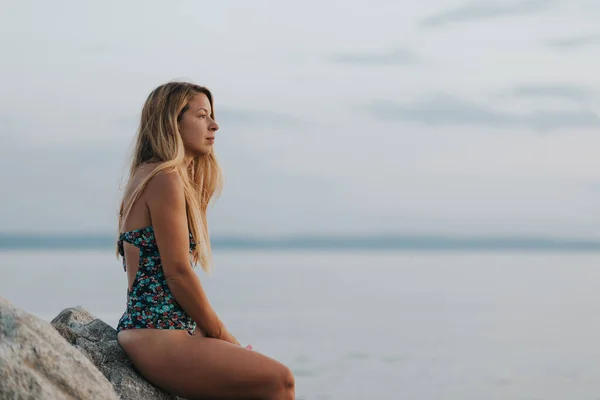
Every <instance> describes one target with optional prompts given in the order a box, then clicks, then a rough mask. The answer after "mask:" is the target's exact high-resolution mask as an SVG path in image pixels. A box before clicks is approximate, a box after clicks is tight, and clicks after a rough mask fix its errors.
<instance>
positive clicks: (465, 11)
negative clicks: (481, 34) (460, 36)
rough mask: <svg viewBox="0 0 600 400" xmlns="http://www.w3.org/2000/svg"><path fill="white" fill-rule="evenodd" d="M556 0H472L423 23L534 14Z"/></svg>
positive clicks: (450, 22) (430, 17)
mask: <svg viewBox="0 0 600 400" xmlns="http://www.w3.org/2000/svg"><path fill="white" fill-rule="evenodd" d="M553 2H554V0H524V1H520V2H512V3H508V4H507V2H506V0H503V1H496V2H494V3H492V2H482V1H471V2H469V3H466V4H463V5H462V6H459V7H456V8H451V9H448V10H445V11H442V12H439V13H437V14H433V15H430V16H429V17H427V18H425V19H423V20H422V21H421V25H423V26H427V27H437V26H443V25H448V24H452V23H456V22H468V21H477V20H484V19H486V20H487V19H493V18H500V17H507V16H512V15H523V14H534V13H537V12H540V11H543V10H545V9H546V8H548V6H550V5H551V4H552V3H553Z"/></svg>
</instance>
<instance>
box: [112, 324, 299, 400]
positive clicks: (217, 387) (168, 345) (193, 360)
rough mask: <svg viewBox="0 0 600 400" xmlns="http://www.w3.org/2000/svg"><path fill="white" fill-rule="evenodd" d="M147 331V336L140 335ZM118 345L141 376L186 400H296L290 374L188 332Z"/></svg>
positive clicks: (130, 335) (126, 337) (127, 338)
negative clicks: (207, 399)
mask: <svg viewBox="0 0 600 400" xmlns="http://www.w3.org/2000/svg"><path fill="white" fill-rule="evenodd" d="M142 331H145V332H142ZM119 342H120V343H121V346H122V347H123V349H124V350H125V351H126V352H127V354H128V355H129V357H130V358H131V361H132V362H133V364H134V365H135V367H136V368H137V369H138V371H139V372H140V373H141V374H142V375H143V376H144V377H145V378H146V379H148V381H150V382H151V383H153V384H154V385H156V386H158V387H160V388H162V389H164V390H165V391H167V392H170V393H172V394H175V395H178V396H180V397H184V398H187V399H202V398H204V399H206V398H210V399H265V400H267V399H268V400H275V399H277V400H288V399H290V400H291V399H294V398H295V397H294V396H295V395H294V376H293V374H292V372H291V371H290V369H289V368H287V367H286V366H285V365H283V364H281V363H280V362H278V361H275V360H273V359H271V358H269V357H267V356H265V355H262V354H260V353H258V352H256V351H252V350H248V349H245V348H243V347H240V346H236V345H233V344H231V343H227V342H224V341H222V340H217V339H211V338H206V337H203V336H200V335H196V336H190V335H188V334H187V332H185V331H160V330H157V329H152V330H150V329H136V330H135V332H134V331H124V332H121V333H120V334H119Z"/></svg>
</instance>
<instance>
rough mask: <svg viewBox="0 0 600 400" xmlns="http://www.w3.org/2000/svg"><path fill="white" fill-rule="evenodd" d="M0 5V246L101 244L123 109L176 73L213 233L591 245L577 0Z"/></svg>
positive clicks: (127, 121) (580, 0) (588, 73)
mask: <svg viewBox="0 0 600 400" xmlns="http://www.w3.org/2000/svg"><path fill="white" fill-rule="evenodd" d="M0 4H1V5H0V9H1V12H0V45H1V47H0V48H1V49H2V56H1V63H0V87H1V88H2V95H1V96H0V139H1V142H0V181H1V182H2V196H1V197H0V231H40V232H50V231H62V232H109V233H110V232H113V231H114V229H115V215H116V208H117V203H118V198H119V195H120V192H119V182H120V179H121V177H122V175H123V174H124V173H126V161H127V157H128V152H129V151H130V150H131V143H132V138H133V135H134V134H135V129H136V123H137V118H138V115H139V111H140V109H141V106H142V103H143V101H144V100H145V98H146V96H147V94H148V93H149V92H150V91H151V90H152V89H153V88H154V87H155V86H157V85H159V84H161V83H163V82H165V81H169V80H173V79H186V80H191V81H194V82H196V83H199V84H202V85H206V86H208V87H210V88H211V89H212V90H213V92H214V94H215V97H216V104H215V110H216V112H217V119H218V121H219V123H220V125H221V129H220V131H219V132H218V138H217V144H216V149H217V152H218V156H219V159H220V161H221V163H222V167H223V170H224V174H225V178H226V186H225V190H224V192H223V195H222V196H221V198H220V199H219V201H218V202H217V203H216V205H215V207H214V208H213V209H212V211H211V214H210V222H211V231H212V232H213V233H214V234H247V235H252V234H279V233H351V234H353V233H373V232H377V233H382V232H397V233H411V232H417V233H450V234H461V235H462V234H465V235H472V234H495V233H497V234H532V235H548V236H587V237H598V236H600V73H599V72H598V71H600V28H599V27H598V26H597V25H598V21H600V3H599V2H597V1H596V0H521V1H514V0H497V1H491V0H489V1H488V0H472V1H466V2H465V1H463V0H422V1H419V2H398V1H383V0H372V1H370V2H365V1H362V2H357V1H352V0H347V1H333V0H320V1H303V2H284V1H275V0H255V1H251V2H250V1H225V0H221V1H211V2H204V1H177V2H156V1H128V2H122V1H106V0H103V1H101V2H93V3H92V2H82V1H58V0H54V1H52V2H46V1H41V0H40V1H16V0H15V1H1V2H0Z"/></svg>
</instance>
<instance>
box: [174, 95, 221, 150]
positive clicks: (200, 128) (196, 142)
mask: <svg viewBox="0 0 600 400" xmlns="http://www.w3.org/2000/svg"><path fill="white" fill-rule="evenodd" d="M211 113H212V109H211V106H210V101H209V100H208V96H206V95H205V94H204V93H198V94H196V95H195V96H194V97H193V98H192V100H191V101H190V103H189V107H188V109H187V110H186V112H185V113H183V115H182V116H181V120H180V121H179V133H180V134H181V138H182V140H183V145H184V147H185V151H186V153H187V154H188V155H191V156H205V155H207V154H210V153H211V152H212V149H213V146H214V143H215V132H216V131H217V130H218V129H219V125H217V123H216V122H215V121H214V120H213V119H212V118H211V117H210V115H211Z"/></svg>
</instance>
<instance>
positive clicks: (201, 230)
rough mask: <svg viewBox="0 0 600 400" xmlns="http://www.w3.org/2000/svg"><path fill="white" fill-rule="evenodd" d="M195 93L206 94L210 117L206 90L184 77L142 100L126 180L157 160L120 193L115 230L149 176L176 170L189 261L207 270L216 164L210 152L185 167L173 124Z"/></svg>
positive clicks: (218, 176) (218, 183) (219, 181)
mask: <svg viewBox="0 0 600 400" xmlns="http://www.w3.org/2000/svg"><path fill="white" fill-rule="evenodd" d="M199 93H204V94H205V95H206V96H207V97H208V100H209V102H210V105H211V115H210V116H211V118H212V119H215V111H214V106H213V96H212V93H211V92H210V90H208V89H207V88H205V87H203V86H198V85H195V84H192V83H188V82H169V83H166V84H163V85H161V86H159V87H157V88H156V89H154V91H152V93H150V95H149V96H148V98H147V99H146V102H145V104H144V107H143V109H142V115H141V119H140V125H139V128H138V132H137V137H136V144H135V149H134V150H133V154H132V159H131V167H130V171H129V181H128V185H129V184H130V183H131V180H132V178H133V176H134V174H135V173H136V172H137V170H138V169H139V168H140V166H142V165H143V164H145V163H155V162H158V163H160V165H159V166H158V167H156V168H155V169H154V170H153V171H152V172H150V174H148V176H147V177H145V178H144V180H143V181H142V182H141V183H140V184H139V185H138V186H137V187H136V188H135V190H134V191H133V193H132V195H131V196H130V198H129V201H128V202H127V203H125V196H123V199H122V200H121V206H120V212H119V234H120V233H121V231H122V229H123V224H124V221H125V220H126V218H127V216H128V214H129V212H130V211H131V209H132V208H133V205H134V203H135V202H136V201H137V200H138V199H139V198H140V196H141V194H142V192H143V191H144V189H145V187H146V185H147V184H148V182H149V181H150V179H152V178H153V177H154V176H156V175H158V174H160V173H168V172H176V173H177V174H178V175H179V176H180V177H181V180H182V181H183V186H184V194H185V203H186V211H187V220H188V227H189V230H190V233H191V234H192V237H193V240H194V242H195V243H196V247H195V249H194V250H193V252H192V259H193V262H194V264H198V263H200V265H201V266H202V269H203V270H204V271H206V272H208V273H210V271H211V270H212V251H211V246H210V238H209V233H208V223H207V220H206V211H207V209H208V206H209V203H210V201H211V199H212V198H213V196H215V199H216V197H218V195H219V194H220V192H221V189H222V185H223V182H222V175H221V168H220V167H219V163H218V162H217V159H216V157H215V154H214V151H211V152H210V153H209V154H208V155H204V156H196V157H194V159H193V160H192V162H191V163H190V164H189V167H186V165H185V164H184V160H185V149H184V145H183V141H182V139H181V135H180V134H179V129H178V126H177V123H178V122H179V120H180V119H181V117H182V115H183V113H185V112H186V111H187V109H188V108H189V102H190V101H191V100H192V98H193V97H194V96H195V95H197V94H199ZM118 255H119V254H118V250H117V256H118Z"/></svg>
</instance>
